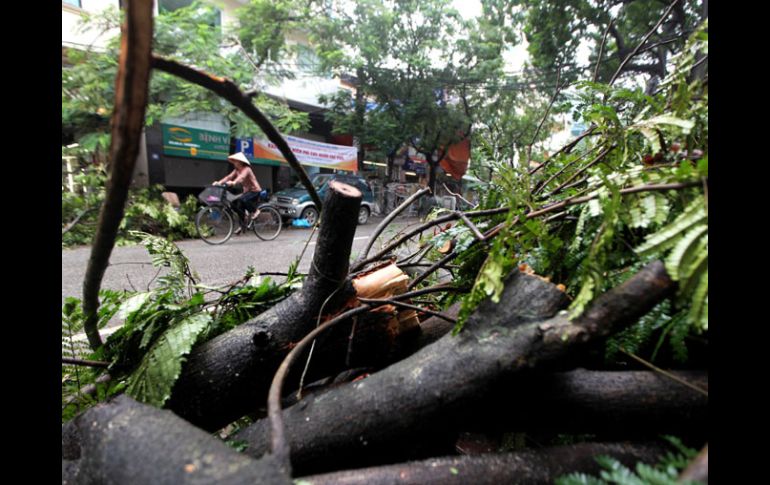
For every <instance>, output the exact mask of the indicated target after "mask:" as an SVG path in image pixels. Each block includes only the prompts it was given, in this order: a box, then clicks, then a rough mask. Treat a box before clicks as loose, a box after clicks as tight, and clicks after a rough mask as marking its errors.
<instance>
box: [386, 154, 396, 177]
mask: <svg viewBox="0 0 770 485" xmlns="http://www.w3.org/2000/svg"><path fill="white" fill-rule="evenodd" d="M395 161H396V157H395V155H394V154H393V152H391V153H389V154H388V166H387V168H386V170H387V173H386V174H385V179H386V180H387V182H388V183H390V182H393V164H394V162H395Z"/></svg>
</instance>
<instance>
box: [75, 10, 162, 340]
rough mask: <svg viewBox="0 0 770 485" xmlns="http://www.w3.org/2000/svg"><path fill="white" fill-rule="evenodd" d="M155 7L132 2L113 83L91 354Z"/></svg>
mask: <svg viewBox="0 0 770 485" xmlns="http://www.w3.org/2000/svg"><path fill="white" fill-rule="evenodd" d="M152 5H153V2H152V1H149V0H137V1H132V2H129V3H128V4H127V6H126V11H125V12H126V14H125V19H126V20H125V24H124V26H123V28H122V43H121V49H120V57H119V61H118V74H117V77H116V80H115V111H114V112H113V115H112V130H111V135H112V136H111V143H110V176H109V179H108V180H107V187H106V195H105V200H104V203H103V205H102V207H101V210H100V211H99V226H98V228H97V230H96V234H95V235H94V239H93V245H92V248H91V256H90V257H89V259H88V266H87V267H86V274H85V277H84V279H83V315H84V317H85V319H84V323H83V329H84V330H85V333H86V336H87V337H88V344H89V345H90V346H91V348H92V349H93V350H96V349H98V348H99V347H101V346H102V337H101V336H100V335H99V329H98V327H97V322H98V316H97V313H96V312H97V310H98V309H99V288H100V287H101V284H102V278H103V277H104V272H105V270H106V269H107V264H108V263H109V260H110V254H112V248H113V247H114V246H115V238H116V236H117V233H118V227H119V226H120V221H121V220H122V219H123V211H124V207H125V204H126V199H127V198H128V186H129V183H130V182H131V177H132V176H133V173H134V165H135V164H136V156H137V153H138V152H139V138H140V136H141V133H142V128H143V127H144V121H145V119H144V114H145V108H146V106H147V91H148V89H147V88H148V84H149V80H150V56H151V52H152V45H151V44H152Z"/></svg>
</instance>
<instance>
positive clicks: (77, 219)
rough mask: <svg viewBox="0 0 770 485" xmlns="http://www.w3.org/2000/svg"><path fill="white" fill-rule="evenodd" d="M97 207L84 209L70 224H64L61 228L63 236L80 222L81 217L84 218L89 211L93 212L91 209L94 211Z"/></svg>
mask: <svg viewBox="0 0 770 485" xmlns="http://www.w3.org/2000/svg"><path fill="white" fill-rule="evenodd" d="M95 209H96V207H88V208H86V209H85V210H83V211H82V212H81V213H80V214H78V215H77V217H75V218H74V219H73V220H72V222H70V223H69V224H67V225H66V226H64V227H63V228H62V230H61V235H62V236H63V235H65V234H67V233H68V232H70V231H71V230H72V228H73V227H75V225H76V224H77V223H78V222H80V219H82V218H83V216H85V215H86V214H88V213H89V212H91V211H93V210H95Z"/></svg>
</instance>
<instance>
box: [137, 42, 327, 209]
mask: <svg viewBox="0 0 770 485" xmlns="http://www.w3.org/2000/svg"><path fill="white" fill-rule="evenodd" d="M152 67H154V68H155V69H158V70H161V71H164V72H167V73H169V74H173V75H174V76H177V77H180V78H182V79H184V80H186V81H189V82H191V83H193V84H197V85H198V86H201V87H203V88H206V89H208V90H209V91H213V92H214V93H216V94H217V95H219V96H220V97H222V98H224V99H226V100H227V101H229V102H230V103H232V104H233V106H235V107H236V108H238V109H240V110H241V111H242V112H243V114H245V115H246V116H248V117H249V119H250V120H252V121H253V122H254V123H256V124H257V126H259V128H260V129H261V130H262V131H263V132H264V133H265V136H267V138H268V140H270V141H271V142H273V143H274V144H275V146H276V147H277V148H278V149H279V150H280V151H281V155H283V158H285V159H286V162H287V163H288V164H289V166H290V167H291V168H292V169H293V170H294V172H295V173H296V174H297V176H298V177H299V180H300V182H302V185H303V186H304V187H305V190H307V192H308V194H309V195H310V198H311V199H313V203H314V204H315V205H316V207H317V208H318V210H319V212H320V211H321V209H322V203H321V198H320V197H319V196H318V193H317V192H316V190H315V187H313V183H312V182H311V181H310V178H308V176H307V172H305V169H304V168H302V165H300V163H299V161H298V160H297V157H296V156H295V155H294V152H292V151H291V148H290V147H289V144H288V143H287V142H286V140H285V139H284V138H283V136H281V134H280V133H279V132H278V130H276V129H275V127H274V126H273V124H272V123H270V120H268V119H267V118H266V117H265V115H263V114H262V112H261V111H260V110H259V109H258V108H257V107H256V106H254V103H252V102H251V96H249V95H247V94H246V93H244V92H243V91H241V90H240V89H239V88H238V86H236V84H235V83H234V82H232V81H230V80H229V79H227V78H222V77H217V76H212V75H211V74H208V73H206V72H203V71H199V70H197V69H193V68H191V67H189V66H185V65H183V64H180V63H178V62H176V61H172V60H171V59H165V58H163V57H159V56H155V55H154V56H152Z"/></svg>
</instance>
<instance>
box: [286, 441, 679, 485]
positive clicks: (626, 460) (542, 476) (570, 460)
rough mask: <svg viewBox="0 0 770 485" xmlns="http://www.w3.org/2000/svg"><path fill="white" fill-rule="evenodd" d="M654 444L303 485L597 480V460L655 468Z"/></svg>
mask: <svg viewBox="0 0 770 485" xmlns="http://www.w3.org/2000/svg"><path fill="white" fill-rule="evenodd" d="M664 453H665V450H664V448H663V447H661V446H659V445H654V444H629V443H612V444H610V443H581V444H577V445H570V446H558V447H553V448H545V449H542V450H527V451H519V452H515V453H500V454H483V455H474V456H453V457H446V458H432V459H430V460H424V461H417V462H410V463H399V464H397V465H386V466H381V467H374V468H362V469H358V470H346V471H341V472H335V473H328V474H325V475H311V476H305V477H302V478H301V479H300V480H301V481H302V483H306V484H307V485H386V484H387V485H391V484H398V485H452V484H457V485H466V484H471V483H472V484H474V485H499V484H501V483H515V484H517V485H528V484H533V485H539V484H543V483H553V482H554V480H555V479H556V478H558V477H559V476H561V475H565V474H568V473H572V472H582V473H590V474H597V473H599V472H600V471H601V469H602V468H601V467H600V466H599V464H598V463H597V462H596V459H595V458H596V456H598V455H608V456H611V457H613V458H615V459H617V460H618V461H620V462H621V463H623V464H624V465H626V466H628V467H633V466H634V465H636V463H637V462H643V463H648V464H654V463H655V462H656V461H657V460H658V459H659V458H660V457H661V456H663V454H664Z"/></svg>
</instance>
